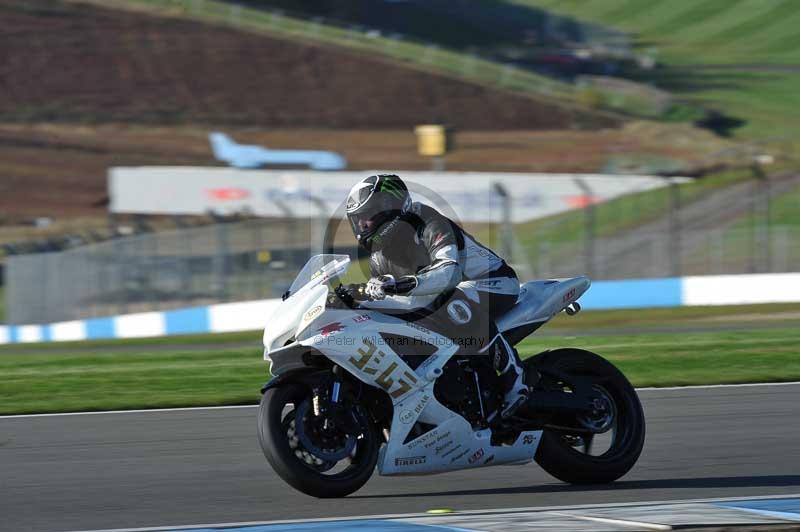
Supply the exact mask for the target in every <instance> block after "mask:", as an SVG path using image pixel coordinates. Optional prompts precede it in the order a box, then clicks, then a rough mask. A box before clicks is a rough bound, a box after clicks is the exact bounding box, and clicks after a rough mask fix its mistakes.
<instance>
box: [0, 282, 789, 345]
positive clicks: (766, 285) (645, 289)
mask: <svg viewBox="0 0 800 532" xmlns="http://www.w3.org/2000/svg"><path fill="white" fill-rule="evenodd" d="M279 302H280V300H279V299H264V300H259V301H246V302H242V303H225V304H221V305H210V306H205V307H193V308H186V309H179V310H170V311H165V312H143V313H138V314H125V315H122V316H114V317H110V318H96V319H89V320H78V321H67V322H59V323H51V324H46V325H16V326H0V344H8V343H28V342H59V341H76V340H99V339H108V338H120V339H122V338H144V337H159V336H170V335H179V334H203V333H222V332H235V331H250V330H257V329H262V328H264V327H265V326H266V324H267V319H268V317H269V316H270V314H271V313H272V311H273V309H274V308H275V307H276V306H277V304H278V303H279ZM791 302H800V273H781V274H755V275H717V276H697V277H674V278H664V279H630V280H624V281H598V282H595V283H593V285H592V288H591V289H590V290H589V291H588V292H587V293H586V295H584V296H583V297H582V298H581V299H580V303H581V306H582V307H583V308H584V309H586V310H604V309H625V308H630V309H633V308H648V307H680V306H702V305H745V304H758V303H791Z"/></svg>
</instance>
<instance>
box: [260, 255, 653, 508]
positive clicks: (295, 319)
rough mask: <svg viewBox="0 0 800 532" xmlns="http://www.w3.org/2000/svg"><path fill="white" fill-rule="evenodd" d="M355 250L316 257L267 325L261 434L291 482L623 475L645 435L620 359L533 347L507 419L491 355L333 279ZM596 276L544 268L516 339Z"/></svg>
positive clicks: (569, 308)
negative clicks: (520, 399)
mask: <svg viewBox="0 0 800 532" xmlns="http://www.w3.org/2000/svg"><path fill="white" fill-rule="evenodd" d="M349 264H350V258H349V257H348V256H346V255H317V256H315V257H312V258H311V259H310V260H309V262H308V263H307V264H306V266H305V267H304V268H303V270H302V271H301V272H300V274H299V275H298V277H297V279H296V280H295V281H294V283H293V284H292V286H291V287H290V288H289V291H288V292H287V293H286V294H284V300H283V302H282V303H281V304H280V305H279V306H278V308H277V310H276V311H275V313H274V314H273V315H272V317H271V318H270V320H269V322H268V325H267V327H266V330H265V331H264V347H265V350H264V358H265V359H266V360H268V361H269V362H270V363H271V368H270V369H271V372H272V375H273V378H272V379H271V380H270V381H269V382H268V383H267V384H266V385H265V386H264V388H263V390H262V391H263V397H262V400H261V405H260V409H259V417H258V435H259V441H260V443H261V448H262V450H263V451H264V455H265V456H266V457H267V460H268V461H269V463H270V464H271V465H272V467H273V468H274V469H275V471H276V472H277V473H278V475H280V476H281V478H283V479H284V480H285V481H286V482H287V483H289V484H290V485H291V486H293V487H295V488H296V489H298V490H300V491H302V492H303V493H306V494H309V495H313V496H315V497H343V496H346V495H349V494H351V493H353V492H354V491H356V490H358V489H359V488H360V487H361V486H363V485H364V483H366V482H367V480H368V479H369V478H370V476H371V475H372V472H373V471H374V469H375V466H376V465H377V466H378V471H379V472H380V474H381V475H421V474H431V473H441V472H445V471H452V470H455V469H467V468H476V467H484V466H490V465H492V466H494V465H506V464H524V463H528V462H531V461H533V460H536V461H537V462H538V463H539V465H541V466H542V467H543V468H544V469H545V470H546V471H548V472H549V473H550V474H552V475H553V476H555V477H556V478H558V479H561V480H563V481H565V482H571V483H602V482H611V481H613V480H616V479H618V478H619V477H621V476H622V475H624V474H625V473H627V472H628V471H629V470H630V469H631V467H633V465H634V463H635V462H636V460H637V459H638V457H639V454H640V453H641V451H642V446H643V445H644V434H645V423H644V414H643V412H642V407H641V404H640V402H639V399H638V397H637V395H636V392H635V390H634V389H633V387H632V386H631V385H630V383H629V382H628V380H627V379H626V378H625V376H624V375H623V374H622V373H620V371H619V370H617V369H616V368H615V367H614V366H613V365H612V364H611V363H609V362H608V361H606V360H605V359H603V358H601V357H600V356H599V355H596V354H594V353H591V352H588V351H584V350H580V349H555V350H550V351H545V352H543V353H539V354H537V355H535V356H533V357H529V358H527V359H526V360H525V371H526V374H525V377H526V384H527V385H528V387H529V389H530V396H529V399H528V401H527V404H525V405H523V406H522V407H520V408H518V409H517V410H516V411H515V412H514V414H513V416H511V417H509V418H503V417H502V416H500V415H498V414H497V412H498V410H499V409H500V408H501V406H502V405H501V401H502V398H503V394H502V392H501V391H500V388H501V386H500V383H499V377H498V375H497V373H496V372H495V370H494V369H493V365H492V361H491V360H490V357H489V356H488V355H476V354H475V351H470V352H469V353H465V352H464V351H465V349H464V348H463V347H459V345H457V344H456V343H455V342H454V341H453V340H452V339H451V338H450V337H448V336H447V335H446V334H440V333H438V332H436V331H434V330H431V328H429V327H427V326H422V325H420V323H419V322H418V321H413V320H408V319H402V318H401V317H396V316H392V315H389V314H387V313H384V312H379V311H376V310H366V309H364V308H360V307H359V304H358V301H359V291H358V285H349V286H347V287H346V286H343V285H341V284H338V286H337V287H336V288H335V289H333V290H331V289H330V286H332V285H335V284H336V283H337V281H338V278H339V277H340V276H341V275H343V274H344V273H345V272H346V271H347V269H348V267H349ZM589 284H590V283H589V279H587V278H586V277H577V278H574V279H562V280H546V281H532V282H528V283H525V284H523V285H522V286H521V290H520V295H519V298H518V300H517V303H516V305H515V306H514V307H513V308H512V309H511V310H509V311H508V312H507V313H506V314H505V315H503V316H502V317H500V318H498V320H497V325H498V328H499V329H500V331H502V333H503V335H504V336H505V338H506V339H507V341H508V342H509V343H510V344H511V345H514V344H516V343H518V342H519V341H520V340H522V339H523V338H525V337H526V336H528V335H529V334H531V333H532V332H533V331H535V330H536V329H538V328H539V327H540V326H541V325H543V324H544V323H546V322H547V321H549V320H550V319H551V318H553V316H555V315H556V314H558V313H559V312H561V311H562V310H565V311H566V312H567V313H568V314H574V313H575V312H577V311H578V310H580V306H579V305H578V303H577V299H578V298H579V297H580V296H581V295H582V294H583V293H584V292H585V291H586V290H587V289H588V288H589Z"/></svg>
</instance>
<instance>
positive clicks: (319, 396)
mask: <svg viewBox="0 0 800 532" xmlns="http://www.w3.org/2000/svg"><path fill="white" fill-rule="evenodd" d="M331 374H332V376H333V378H332V379H331V380H330V382H323V383H319V384H318V385H316V386H314V388H313V391H314V395H313V396H312V399H311V401H312V407H313V411H314V416H315V417H320V416H324V417H325V420H324V421H323V428H325V429H326V430H327V429H332V428H334V426H333V423H334V419H333V418H339V419H342V417H343V418H344V419H347V416H342V415H341V414H343V412H342V411H341V410H342V408H343V407H342V405H341V404H340V400H341V391H342V368H340V367H339V366H334V367H333V370H332V371H331ZM328 413H330V414H332V415H327V414H328Z"/></svg>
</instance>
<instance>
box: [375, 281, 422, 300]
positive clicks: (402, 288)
mask: <svg viewBox="0 0 800 532" xmlns="http://www.w3.org/2000/svg"><path fill="white" fill-rule="evenodd" d="M416 286H417V278H416V277H414V276H413V275H405V276H403V277H400V278H399V279H395V278H394V276H393V275H380V276H378V277H373V278H371V279H370V280H369V281H368V282H367V285H366V287H364V293H366V294H367V296H369V297H370V299H373V300H381V299H384V298H385V297H386V295H387V294H392V295H394V294H397V295H400V294H406V293H408V292H410V291H411V290H413V289H414V288H415V287H416Z"/></svg>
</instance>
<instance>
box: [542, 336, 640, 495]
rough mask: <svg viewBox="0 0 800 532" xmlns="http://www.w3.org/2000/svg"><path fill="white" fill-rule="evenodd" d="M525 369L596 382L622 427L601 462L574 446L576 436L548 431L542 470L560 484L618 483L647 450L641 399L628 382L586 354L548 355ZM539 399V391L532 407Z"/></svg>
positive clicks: (544, 438)
mask: <svg viewBox="0 0 800 532" xmlns="http://www.w3.org/2000/svg"><path fill="white" fill-rule="evenodd" d="M526 366H528V367H532V368H540V367H546V368H552V369H556V370H558V371H561V372H564V373H566V374H568V375H582V376H587V377H593V379H592V380H593V382H597V383H598V384H597V385H598V386H600V387H602V389H603V390H604V392H606V393H607V395H608V396H609V397H610V398H611V400H612V401H613V406H614V410H615V417H616V420H615V423H616V424H617V428H616V429H615V432H614V441H613V443H612V444H611V446H610V447H609V449H608V450H607V451H606V452H605V453H603V454H601V455H599V456H592V455H590V454H586V453H582V452H580V451H578V450H577V449H576V446H575V445H574V443H572V444H571V443H570V441H571V440H570V438H574V436H573V435H570V434H569V433H566V432H564V431H560V430H554V429H545V430H544V432H543V434H542V440H541V442H540V444H539V448H538V449H537V452H536V461H537V462H538V464H539V465H540V466H542V468H543V469H544V470H545V471H547V472H548V473H550V474H551V475H553V476H554V477H556V478H557V479H559V480H562V481H564V482H569V483H572V484H600V483H607V482H613V481H614V480H617V479H618V478H620V477H622V476H623V475H625V474H626V473H627V472H628V471H630V469H631V468H632V467H633V466H634V464H635V463H636V460H637V459H638V458H639V455H640V454H641V452H642V448H643V447H644V437H645V420H644V412H643V411H642V405H641V403H640V402H639V397H638V396H637V395H636V390H634V388H633V386H631V383H630V382H628V379H627V378H625V376H624V375H623V374H622V373H621V372H620V371H619V370H618V369H617V368H616V367H614V365H613V364H611V363H610V362H608V361H607V360H605V359H604V358H602V357H601V356H599V355H596V354H594V353H592V352H589V351H584V350H581V349H557V350H554V351H548V352H546V353H542V354H540V355H537V356H535V357H532V358H530V359H528V360H526ZM535 398H536V391H535V389H534V391H533V392H532V393H531V400H532V402H533V404H535V400H536V399H535Z"/></svg>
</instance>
